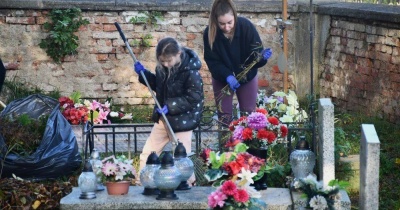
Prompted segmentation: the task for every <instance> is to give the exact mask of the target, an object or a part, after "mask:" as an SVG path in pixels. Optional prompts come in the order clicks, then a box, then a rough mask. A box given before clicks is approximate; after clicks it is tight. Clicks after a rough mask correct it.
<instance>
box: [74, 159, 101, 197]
mask: <svg viewBox="0 0 400 210" xmlns="http://www.w3.org/2000/svg"><path fill="white" fill-rule="evenodd" d="M78 185H79V189H80V190H81V195H80V196H79V198H81V199H93V198H96V190H97V177H96V174H94V172H93V170H92V165H91V164H90V162H89V160H86V161H85V165H84V167H83V170H82V173H81V175H80V176H79V178H78Z"/></svg>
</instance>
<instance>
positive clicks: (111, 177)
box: [98, 155, 136, 182]
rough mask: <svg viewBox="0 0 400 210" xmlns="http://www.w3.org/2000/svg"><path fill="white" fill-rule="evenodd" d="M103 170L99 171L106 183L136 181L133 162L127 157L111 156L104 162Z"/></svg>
mask: <svg viewBox="0 0 400 210" xmlns="http://www.w3.org/2000/svg"><path fill="white" fill-rule="evenodd" d="M101 162H102V165H101V166H99V167H101V170H98V171H99V173H101V175H102V177H103V179H102V180H103V181H106V182H118V181H130V180H132V179H135V176H136V170H135V168H134V167H133V160H132V159H128V158H126V156H125V155H120V156H114V155H112V156H109V157H106V158H104V159H103V160H102V161H101Z"/></svg>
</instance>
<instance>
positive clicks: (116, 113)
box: [110, 112, 118, 117]
mask: <svg viewBox="0 0 400 210" xmlns="http://www.w3.org/2000/svg"><path fill="white" fill-rule="evenodd" d="M110 116H111V117H118V112H110Z"/></svg>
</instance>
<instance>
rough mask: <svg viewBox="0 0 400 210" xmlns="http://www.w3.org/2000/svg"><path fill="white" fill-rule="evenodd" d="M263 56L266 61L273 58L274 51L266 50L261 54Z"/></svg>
mask: <svg viewBox="0 0 400 210" xmlns="http://www.w3.org/2000/svg"><path fill="white" fill-rule="evenodd" d="M261 55H262V57H263V59H264V60H268V59H269V58H270V57H271V56H272V50H271V48H267V49H264V50H263V51H262V52H261Z"/></svg>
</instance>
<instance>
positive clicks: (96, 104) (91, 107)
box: [88, 100, 101, 111]
mask: <svg viewBox="0 0 400 210" xmlns="http://www.w3.org/2000/svg"><path fill="white" fill-rule="evenodd" d="M100 106H101V103H100V102H97V101H96V100H93V102H92V103H90V104H89V107H88V108H89V110H93V111H95V110H97V109H98V108H100Z"/></svg>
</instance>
